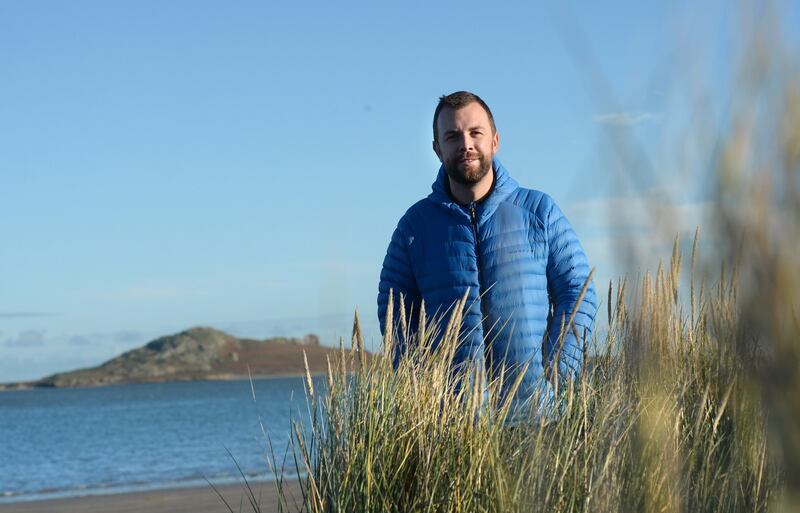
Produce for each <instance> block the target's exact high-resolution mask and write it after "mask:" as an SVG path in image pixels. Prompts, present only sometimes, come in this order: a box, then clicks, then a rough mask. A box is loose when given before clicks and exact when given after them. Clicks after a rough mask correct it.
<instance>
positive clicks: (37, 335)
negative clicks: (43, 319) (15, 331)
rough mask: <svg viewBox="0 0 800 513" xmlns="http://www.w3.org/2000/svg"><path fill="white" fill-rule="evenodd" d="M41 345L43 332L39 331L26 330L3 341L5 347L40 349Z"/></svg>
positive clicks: (42, 343)
mask: <svg viewBox="0 0 800 513" xmlns="http://www.w3.org/2000/svg"><path fill="white" fill-rule="evenodd" d="M43 345H44V331H39V330H26V331H23V332H21V333H20V334H19V335H17V336H16V337H13V338H10V339H8V340H6V341H5V346H6V347H42V346H43Z"/></svg>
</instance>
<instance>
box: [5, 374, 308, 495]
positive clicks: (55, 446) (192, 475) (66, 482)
mask: <svg viewBox="0 0 800 513" xmlns="http://www.w3.org/2000/svg"><path fill="white" fill-rule="evenodd" d="M315 381H316V380H315ZM315 385H317V383H315ZM318 385H319V386H323V383H322V382H320V383H318ZM254 396H255V399H254ZM292 420H294V421H296V422H299V423H300V424H301V425H302V426H308V406H307V401H306V397H305V391H304V382H303V379H302V378H300V377H291V378H270V379H258V380H253V381H252V382H251V381H249V380H241V381H195V382H178V383H157V384H138V385H115V386H107V387H99V388H76V389H34V390H24V391H11V392H0V503H8V502H17V501H25V500H35V499H45V498H55V497H68V496H77V495H90V494H98V493H116V492H124V491H134V490H149V489H157V488H165V487H180V486H194V485H205V486H208V485H207V482H206V480H208V481H210V482H211V483H213V484H224V483H230V482H235V481H237V480H238V481H242V476H241V473H240V471H239V469H237V464H238V466H239V468H240V469H241V472H242V473H243V474H244V475H245V476H246V478H247V479H248V480H257V479H273V474H272V473H271V472H270V466H269V463H268V460H267V458H268V457H270V456H269V453H270V450H269V445H268V442H267V437H266V436H265V433H266V435H268V436H269V439H270V440H271V442H272V448H273V451H274V454H275V458H276V459H277V462H278V465H280V464H281V462H282V461H283V460H284V454H286V452H287V449H288V451H291V450H292V449H291V447H290V427H291V422H292ZM262 426H263V430H262ZM293 461H294V460H293V458H292V457H291V453H289V457H288V458H287V459H286V464H285V468H284V475H285V476H287V477H296V476H297V471H296V469H295V468H294V463H293Z"/></svg>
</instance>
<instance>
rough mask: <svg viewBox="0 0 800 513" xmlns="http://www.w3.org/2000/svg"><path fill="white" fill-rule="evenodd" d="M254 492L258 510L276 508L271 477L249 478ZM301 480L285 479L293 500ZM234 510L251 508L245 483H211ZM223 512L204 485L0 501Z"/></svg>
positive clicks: (8, 509) (121, 512) (92, 510)
mask: <svg viewBox="0 0 800 513" xmlns="http://www.w3.org/2000/svg"><path fill="white" fill-rule="evenodd" d="M248 483H249V485H250V488H251V489H252V491H253V494H254V495H255V496H256V498H257V499H258V503H259V505H260V511H261V512H263V513H273V512H277V511H278V495H277V492H276V490H275V482H274V481H272V480H266V481H265V480H259V481H248ZM299 485H300V482H299V481H298V480H297V479H292V480H290V481H287V484H286V486H285V489H286V491H287V492H288V494H289V497H288V498H287V499H288V500H289V502H290V503H292V499H291V498H292V497H294V498H295V499H296V500H299V497H300V486H299ZM214 486H215V487H216V489H217V490H218V491H219V492H220V494H222V496H223V497H224V498H225V500H226V501H227V502H228V504H229V505H230V507H231V509H233V511H253V508H252V506H251V505H250V501H249V499H248V494H247V488H246V487H245V485H244V483H235V484H225V485H214ZM41 511H48V512H52V513H79V512H83V513H104V512H114V513H133V512H141V513H169V512H176V513H180V512H187V513H189V512H195V513H212V512H220V513H224V512H226V511H228V507H227V506H225V504H224V503H223V501H222V499H220V497H219V496H218V495H217V493H216V492H215V491H214V489H213V488H212V487H211V486H210V485H208V484H206V485H205V486H191V487H181V488H164V489H156V490H148V491H136V492H121V493H109V494H100V495H84V496H79V497H65V498H58V499H38V500H28V501H20V502H11V503H0V513H34V512H41Z"/></svg>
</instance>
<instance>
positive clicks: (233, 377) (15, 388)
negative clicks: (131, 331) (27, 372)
mask: <svg viewBox="0 0 800 513" xmlns="http://www.w3.org/2000/svg"><path fill="white" fill-rule="evenodd" d="M326 374H327V372H323V371H319V372H312V373H311V376H313V377H317V376H325V375H326ZM280 378H305V374H304V373H286V374H261V375H256V374H254V375H252V376H248V375H247V374H218V375H211V376H206V377H202V378H197V379H165V380H154V381H120V382H117V383H98V384H95V385H80V386H65V387H56V386H42V385H37V384H36V383H37V382H12V383H0V392H26V391H30V390H84V389H93V388H105V387H114V386H119V385H161V384H165V383H196V382H199V381H250V379H253V380H264V379H280Z"/></svg>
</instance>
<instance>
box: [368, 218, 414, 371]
mask: <svg viewBox="0 0 800 513" xmlns="http://www.w3.org/2000/svg"><path fill="white" fill-rule="evenodd" d="M403 228H404V221H403V220H402V219H401V220H400V223H399V224H398V226H397V228H396V229H395V230H394V233H393V234H392V240H391V241H390V242H389V248H388V249H387V250H386V257H385V258H384V260H383V268H382V269H381V277H380V283H379V284H378V321H379V322H380V327H381V334H384V333H385V332H386V329H396V326H397V325H398V323H399V319H400V294H402V295H403V297H404V304H405V307H406V320H407V322H408V323H409V327H410V328H411V329H413V328H415V327H416V322H415V319H416V318H418V316H417V315H416V310H417V309H418V308H419V305H420V294H419V290H418V288H417V282H416V280H415V279H414V273H413V271H412V268H411V259H410V257H409V252H408V236H407V235H406V233H405V230H404V229H403ZM389 291H392V299H393V303H394V309H393V312H392V318H393V322H392V324H393V326H388V327H387V326H386V311H387V309H388V304H389ZM410 335H411V330H409V338H410ZM407 343H408V341H407V340H401V337H400V335H399V333H398V334H397V336H396V337H395V348H394V349H395V351H394V354H393V355H392V357H393V362H394V366H395V367H397V364H398V362H399V358H400V356H401V355H402V354H403V353H404V352H405V349H406V344H407Z"/></svg>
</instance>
